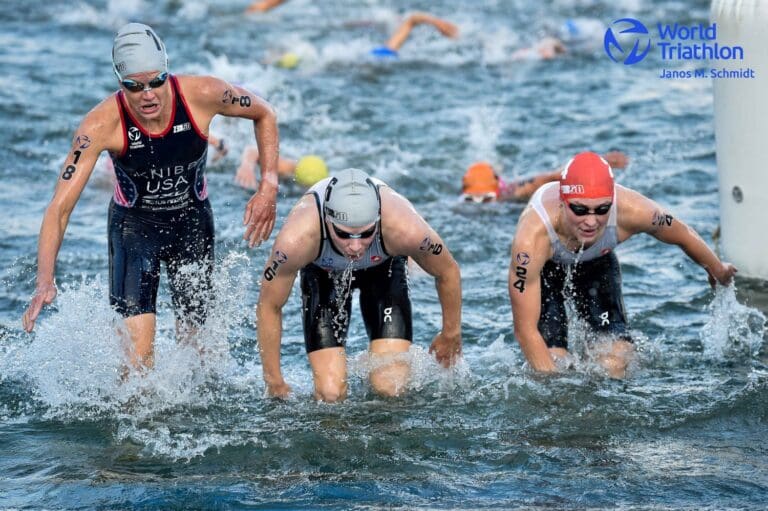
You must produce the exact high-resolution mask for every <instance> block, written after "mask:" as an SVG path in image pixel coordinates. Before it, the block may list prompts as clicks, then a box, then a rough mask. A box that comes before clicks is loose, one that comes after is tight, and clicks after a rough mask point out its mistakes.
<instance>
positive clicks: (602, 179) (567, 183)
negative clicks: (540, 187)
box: [560, 152, 613, 200]
mask: <svg viewBox="0 0 768 511" xmlns="http://www.w3.org/2000/svg"><path fill="white" fill-rule="evenodd" d="M603 197H613V171H612V170H611V166H610V165H608V162H607V161H605V160H604V159H603V158H601V157H600V155H597V154H595V153H592V152H583V153H579V154H577V155H576V156H574V157H573V158H572V159H571V161H569V162H568V163H566V165H565V168H564V169H563V173H562V174H560V198H561V199H563V200H570V199H600V198H603Z"/></svg>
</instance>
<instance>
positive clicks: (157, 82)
mask: <svg viewBox="0 0 768 511" xmlns="http://www.w3.org/2000/svg"><path fill="white" fill-rule="evenodd" d="M167 79H168V71H163V72H162V73H160V74H159V75H157V76H156V77H154V78H152V79H151V80H150V81H149V83H147V84H146V85H145V84H143V83H141V82H137V81H136V80H131V79H130V78H122V79H120V85H122V86H123V87H125V88H126V89H128V90H129V91H131V92H145V91H146V92H149V91H151V90H152V89H157V88H158V87H162V86H163V84H165V81H166V80H167Z"/></svg>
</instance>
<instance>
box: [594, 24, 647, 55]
mask: <svg viewBox="0 0 768 511" xmlns="http://www.w3.org/2000/svg"><path fill="white" fill-rule="evenodd" d="M617 34H618V37H617ZM603 47H604V48H605V53H606V54H608V57H610V59H611V60H612V61H614V62H622V63H624V65H625V66H631V65H632V64H637V63H638V62H640V61H641V60H643V59H644V58H645V56H646V55H648V52H649V51H650V50H651V34H650V33H649V32H648V29H647V28H646V27H645V25H643V24H642V23H640V22H639V21H637V20H636V19H634V18H621V19H619V20H616V21H614V22H613V23H612V24H611V26H610V27H609V28H608V30H606V31H605V37H604V38H603Z"/></svg>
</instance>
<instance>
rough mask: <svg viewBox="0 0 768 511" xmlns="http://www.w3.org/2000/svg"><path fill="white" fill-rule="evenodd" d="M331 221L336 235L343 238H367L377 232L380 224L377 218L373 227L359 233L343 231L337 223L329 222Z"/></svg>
mask: <svg viewBox="0 0 768 511" xmlns="http://www.w3.org/2000/svg"><path fill="white" fill-rule="evenodd" d="M329 223H330V224H331V228H332V229H333V232H335V233H336V236H338V237H339V238H340V239H342V240H365V239H368V238H370V237H371V236H373V235H374V233H375V232H376V227H377V226H378V223H379V222H378V219H377V221H376V223H375V224H373V227H371V228H370V229H366V230H365V231H363V232H360V233H357V234H353V233H351V232H347V231H342V230H341V229H339V228H338V227H336V224H334V223H333V222H329Z"/></svg>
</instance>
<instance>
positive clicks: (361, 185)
mask: <svg viewBox="0 0 768 511" xmlns="http://www.w3.org/2000/svg"><path fill="white" fill-rule="evenodd" d="M323 210H324V212H325V216H327V217H328V218H330V220H331V222H333V223H335V224H338V225H343V226H344V227H352V228H357V227H364V226H366V225H370V224H372V223H373V222H375V221H376V220H378V218H379V210H380V207H379V193H378V191H377V189H376V185H375V184H374V183H373V180H372V179H371V176H369V175H368V174H366V173H365V172H363V171H362V170H358V169H344V170H342V171H341V172H339V173H337V174H336V175H335V176H334V177H332V178H331V180H330V181H329V182H328V186H327V187H326V188H325V206H324V208H323Z"/></svg>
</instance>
